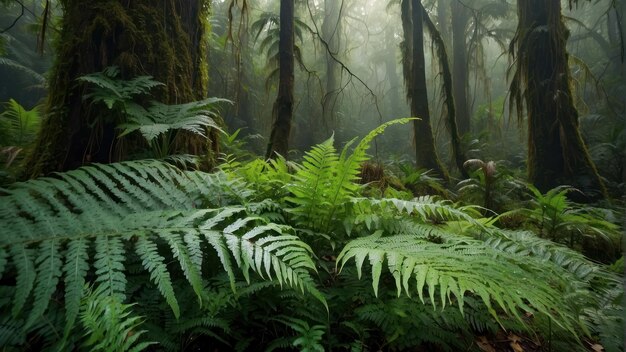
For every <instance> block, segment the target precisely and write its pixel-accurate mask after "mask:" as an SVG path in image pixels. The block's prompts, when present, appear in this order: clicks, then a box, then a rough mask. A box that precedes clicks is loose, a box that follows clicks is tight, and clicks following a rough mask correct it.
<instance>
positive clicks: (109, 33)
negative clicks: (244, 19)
mask: <svg viewBox="0 0 626 352" xmlns="http://www.w3.org/2000/svg"><path fill="white" fill-rule="evenodd" d="M59 3H60V4H61V6H62V9H63V18H62V22H61V32H60V34H59V36H60V37H59V40H58V43H59V44H58V47H57V58H56V63H55V65H54V67H53V69H52V72H51V77H50V87H51V89H50V94H49V96H48V101H47V105H46V112H47V117H46V119H45V121H44V122H43V125H42V130H41V134H40V136H39V137H38V141H37V144H36V147H35V150H34V153H33V154H32V155H31V156H30V158H29V160H28V161H27V163H26V176H30V177H34V176H38V175H42V174H47V173H50V172H53V171H63V170H68V169H72V168H75V167H78V166H80V165H82V164H83V163H84V162H88V161H92V162H110V161H112V160H115V159H116V158H115V157H113V156H112V154H113V152H112V151H113V149H115V148H116V145H117V143H116V140H117V135H116V130H115V125H116V124H118V123H119V122H120V121H112V120H111V119H110V118H109V117H108V115H109V113H108V111H106V108H105V107H99V106H90V105H89V103H88V102H86V101H85V100H84V99H83V96H84V94H85V91H86V87H85V86H84V84H82V83H79V82H77V80H76V79H77V78H78V77H80V76H83V75H86V74H89V73H93V72H99V71H102V70H103V69H104V68H106V67H107V66H113V65H116V66H118V67H119V68H120V71H121V75H122V78H126V79H128V78H132V77H135V76H139V75H151V76H153V77H154V79H156V80H158V81H160V82H164V83H165V85H164V86H163V87H161V88H160V89H156V88H155V90H153V93H154V98H155V99H157V100H159V101H161V102H163V103H168V104H172V103H185V102H189V101H194V100H198V99H201V98H204V97H205V96H206V93H207V92H206V83H207V79H208V76H207V73H206V66H205V57H206V40H205V36H206V34H207V27H206V25H205V24H206V21H207V20H208V17H207V15H208V6H209V5H208V1H207V0H192V1H187V0H174V1H166V0H137V1H122V0H94V1H80V0H61V1H59ZM216 138H217V136H216V135H215V134H212V138H209V145H208V146H207V145H205V144H204V143H205V142H204V141H199V140H191V139H188V138H184V139H183V138H181V139H180V140H179V143H178V145H179V151H181V152H198V153H204V152H205V151H208V150H213V151H216V150H215V148H216V143H213V142H214V141H215V139H216Z"/></svg>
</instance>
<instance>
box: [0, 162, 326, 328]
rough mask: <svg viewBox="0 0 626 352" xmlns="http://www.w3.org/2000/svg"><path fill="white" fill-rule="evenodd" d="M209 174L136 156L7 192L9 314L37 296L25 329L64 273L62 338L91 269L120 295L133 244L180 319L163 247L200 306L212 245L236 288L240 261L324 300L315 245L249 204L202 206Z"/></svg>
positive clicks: (1, 210) (1, 205)
mask: <svg viewBox="0 0 626 352" xmlns="http://www.w3.org/2000/svg"><path fill="white" fill-rule="evenodd" d="M211 179H221V178H220V177H219V176H207V175H206V174H203V173H200V172H182V171H179V170H178V169H175V168H174V167H171V166H168V165H166V164H162V163H159V162H155V161H139V162H126V163H120V164H111V165H95V166H90V167H84V168H81V169H79V170H75V171H70V172H67V173H63V174H59V177H58V178H55V179H53V178H44V179H38V180H33V181H28V182H25V183H18V184H15V185H14V186H12V187H11V188H10V189H6V190H4V191H2V193H3V194H4V195H3V196H2V197H0V226H1V227H2V228H3V229H6V232H5V233H7V234H11V236H1V237H0V253H2V255H0V258H3V257H6V258H8V263H6V264H5V265H4V266H7V265H9V266H11V267H13V268H15V269H16V272H17V276H16V285H15V294H14V299H13V307H12V312H13V315H14V316H16V317H17V316H18V315H19V314H20V313H21V312H22V310H23V308H24V307H25V306H26V303H27V302H28V301H29V299H30V298H31V297H32V300H33V305H32V309H29V311H28V318H27V321H26V322H25V323H24V325H23V330H24V331H25V332H27V331H29V329H30V327H31V325H32V323H33V322H34V321H35V320H37V319H38V318H39V317H40V316H41V315H43V314H45V313H46V312H47V310H48V303H49V301H50V299H51V297H52V296H53V295H54V294H56V293H57V291H58V289H59V287H58V283H59V281H60V280H63V281H64V282H65V283H66V287H65V297H64V299H65V303H66V304H65V315H66V317H65V320H66V331H65V336H67V335H68V334H69V331H71V329H72V325H73V324H74V321H75V318H76V314H77V302H79V300H80V298H81V297H82V296H83V291H82V290H81V288H80V285H82V284H83V283H84V282H86V281H87V277H91V276H92V275H93V279H91V278H90V279H89V281H91V280H93V282H94V283H96V284H97V286H98V289H99V290H102V292H104V293H105V294H106V295H107V296H109V297H112V299H115V300H117V301H120V302H121V301H122V300H123V299H124V297H125V296H126V295H127V292H128V287H127V281H128V279H127V276H128V270H129V269H128V268H127V261H128V258H129V257H130V253H132V252H131V251H128V250H127V249H128V248H129V243H131V242H135V246H134V252H135V253H137V255H138V257H139V258H140V261H141V263H142V264H141V266H142V267H143V268H144V269H145V270H147V271H148V273H149V274H150V280H151V281H152V282H153V283H154V284H155V285H156V286H157V288H158V290H159V292H160V293H161V295H162V296H163V298H164V299H165V301H166V302H167V303H168V304H169V306H170V307H171V309H172V312H173V313H174V315H175V316H178V315H179V314H180V311H179V307H178V303H177V300H176V297H175V294H174V289H173V287H174V284H173V282H172V274H171V271H170V269H169V268H168V267H167V266H166V265H165V259H164V257H163V256H161V255H160V254H159V252H158V248H161V249H162V250H163V249H165V248H167V249H168V251H169V253H170V254H171V257H173V258H175V259H176V260H177V262H178V266H179V268H180V269H181V270H182V272H183V273H184V276H185V278H186V280H187V281H188V282H189V284H190V286H191V288H192V289H193V291H194V292H195V293H196V296H197V297H198V299H199V302H200V303H202V301H203V299H204V293H203V288H204V278H203V277H202V276H201V273H202V265H203V263H204V261H203V257H204V255H205V253H204V249H203V248H205V246H206V245H208V247H209V248H212V249H214V250H215V251H216V252H217V254H218V256H219V258H220V262H221V264H222V265H223V269H224V270H225V272H226V273H227V274H228V276H229V277H230V281H231V284H232V287H235V284H234V282H235V276H236V273H235V267H238V268H240V269H241V272H242V273H243V275H244V277H245V278H246V279H248V280H249V279H250V271H252V272H254V273H257V274H259V275H260V277H262V278H265V279H266V280H275V281H276V282H277V283H279V284H281V285H287V286H290V287H294V288H298V289H299V290H300V291H302V292H310V293H312V294H313V295H314V296H315V297H317V298H318V299H319V300H320V301H321V302H322V303H324V304H326V303H325V298H324V297H323V296H322V294H321V293H320V292H319V291H318V290H317V289H316V288H315V285H314V283H313V280H312V278H311V277H310V272H311V271H315V265H314V264H313V261H312V259H311V256H312V251H311V249H310V248H309V247H308V246H307V245H306V244H305V243H303V242H301V241H300V240H299V239H298V238H297V237H296V236H294V235H292V234H290V232H291V231H292V230H291V228H290V227H288V226H278V225H274V224H271V223H265V220H263V218H260V217H250V216H248V215H247V213H246V208H244V207H225V208H217V209H198V208H197V206H198V205H199V204H201V203H203V202H205V201H204V200H203V199H206V198H209V197H210V195H211V193H210V192H211V187H209V186H207V185H204V186H203V187H201V188H198V187H197V186H196V185H198V184H201V183H202V182H206V181H207V180H211ZM222 182H225V181H223V179H222ZM227 184H228V183H227ZM209 203H212V202H211V201H209ZM90 248H93V249H94V250H95V251H94V254H93V256H92V255H91V254H90V251H89V249H90ZM9 254H10V256H9ZM35 258H37V259H35ZM90 273H91V274H90Z"/></svg>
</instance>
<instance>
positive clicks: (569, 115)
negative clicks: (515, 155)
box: [511, 0, 606, 196]
mask: <svg viewBox="0 0 626 352" xmlns="http://www.w3.org/2000/svg"><path fill="white" fill-rule="evenodd" d="M517 7H518V17H519V23H518V27H517V32H516V35H515V37H514V39H513V41H512V42H511V53H512V55H513V56H514V57H515V60H516V63H517V67H516V69H517V70H516V72H515V74H514V76H513V79H512V82H511V95H512V100H511V104H512V105H513V104H515V106H516V108H517V111H518V114H520V116H521V112H522V109H523V107H524V105H525V106H526V110H527V112H528V177H529V180H530V182H532V183H533V184H535V185H536V186H537V188H538V189H539V190H541V191H542V192H546V191H547V190H549V189H551V188H554V187H556V186H558V185H561V184H567V185H571V186H575V187H578V188H580V189H582V190H595V191H596V192H597V193H596V196H597V195H598V194H602V193H605V192H606V191H605V189H604V185H603V183H602V181H601V179H600V177H599V175H598V172H597V170H596V167H595V165H594V163H593V161H592V160H591V158H590V156H589V153H588V151H587V148H586V146H585V143H584V142H583V139H582V137H581V134H580V131H579V123H578V112H577V110H576V107H575V106H574V99H573V96H572V94H573V93H572V90H571V89H570V80H571V76H570V71H569V67H568V54H567V51H566V42H567V38H568V36H569V32H568V30H567V28H566V27H565V25H564V23H563V17H562V14H561V1H560V0H519V1H518V3H517ZM588 195H589V194H588Z"/></svg>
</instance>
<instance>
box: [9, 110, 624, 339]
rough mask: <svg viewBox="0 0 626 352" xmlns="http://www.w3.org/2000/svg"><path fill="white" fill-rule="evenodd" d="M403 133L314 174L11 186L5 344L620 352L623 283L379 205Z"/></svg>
mask: <svg viewBox="0 0 626 352" xmlns="http://www.w3.org/2000/svg"><path fill="white" fill-rule="evenodd" d="M409 121H410V119H403V120H398V121H394V122H391V123H387V124H385V125H383V126H381V127H379V128H377V129H376V130H374V131H372V133H370V134H369V135H368V136H366V137H365V138H363V139H362V140H361V141H359V142H358V143H357V142H356V141H355V142H353V143H349V144H348V145H347V146H346V147H344V148H343V149H342V150H341V151H340V152H338V151H337V150H336V149H335V147H334V143H333V140H332V138H331V139H329V140H328V141H326V142H324V143H322V144H320V145H318V146H316V147H314V148H313V149H312V150H311V151H309V152H308V153H306V155H305V156H304V159H303V161H302V162H301V163H294V162H287V161H285V160H284V159H277V160H272V161H263V160H253V161H248V162H244V161H238V160H236V158H233V157H229V158H227V160H228V162H227V163H225V164H224V165H223V166H222V168H221V170H219V171H217V172H215V173H211V174H209V173H205V172H199V171H193V170H183V169H179V168H177V167H174V166H172V165H169V164H166V163H165V162H163V161H152V160H143V161H129V162H123V163H116V164H110V165H93V166H87V167H83V168H81V169H78V170H75V171H69V172H66V173H61V174H57V175H55V176H54V177H49V178H41V179H36V180H32V181H27V182H23V183H15V184H13V185H11V186H9V187H8V188H6V189H2V190H1V191H0V227H1V228H2V229H3V235H2V236H1V237H0V274H1V275H2V276H0V291H1V294H0V311H1V312H2V314H1V316H0V345H2V346H5V347H4V349H5V350H7V351H14V350H30V351H35V350H37V351H38V350H52V351H59V350H115V351H117V350H120V351H122V350H135V351H138V350H142V349H145V348H147V349H149V350H167V351H179V350H195V349H197V348H200V347H202V348H205V349H207V348H211V349H212V350H239V351H243V350H268V351H271V350H279V349H296V350H302V351H322V350H353V351H369V350H382V349H384V350H403V349H407V348H415V347H421V348H422V349H425V350H433V351H436V350H447V351H455V350H479V347H478V345H477V344H476V342H475V341H474V340H475V337H476V336H479V335H480V336H495V335H496V334H498V333H501V332H502V331H506V332H508V333H511V334H512V333H518V334H520V335H522V336H525V337H526V338H527V339H531V340H532V341H533V343H534V344H535V345H536V346H552V348H553V349H554V350H565V349H571V350H583V349H584V346H585V345H587V344H588V343H590V342H599V343H602V345H603V346H604V347H605V348H606V350H607V351H618V350H620V344H621V340H622V338H623V336H621V335H620V334H621V329H619V324H621V323H622V322H623V310H622V308H621V307H620V306H619V302H620V299H621V298H622V297H623V290H622V288H621V287H620V280H619V277H618V276H617V275H616V274H615V273H612V272H611V271H610V270H606V269H605V268H604V267H603V266H602V265H599V264H596V263H594V262H591V261H589V260H587V259H586V258H585V257H584V256H583V255H581V254H579V253H578V252H576V251H574V250H572V249H570V248H567V247H565V246H563V245H561V244H558V243H555V242H552V241H550V240H548V239H545V238H542V237H539V236H537V235H536V234H535V233H533V232H529V231H526V232H520V231H510V230H501V229H499V228H497V227H496V226H494V225H493V223H494V220H493V219H485V218H483V217H482V216H483V215H482V213H481V209H480V208H478V207H474V206H459V205H457V204H454V203H452V202H450V201H448V200H444V199H440V198H437V197H433V196H424V197H418V198H414V199H400V198H380V197H379V198H374V197H367V196H365V194H367V192H364V189H365V188H366V187H367V185H361V184H360V183H359V182H358V181H359V180H358V179H359V172H360V168H361V164H362V163H363V162H365V161H367V160H368V156H367V149H368V147H369V144H370V142H371V141H372V140H373V138H374V137H375V136H376V135H378V134H380V133H382V132H383V130H384V129H385V128H386V127H387V126H388V125H391V124H397V123H407V122H409Z"/></svg>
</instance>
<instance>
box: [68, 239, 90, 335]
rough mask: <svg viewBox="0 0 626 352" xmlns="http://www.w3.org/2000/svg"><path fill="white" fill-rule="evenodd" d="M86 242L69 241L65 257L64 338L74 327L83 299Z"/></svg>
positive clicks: (86, 254) (86, 255)
mask: <svg viewBox="0 0 626 352" xmlns="http://www.w3.org/2000/svg"><path fill="white" fill-rule="evenodd" d="M88 248H89V245H88V242H87V240H86V239H84V238H78V239H75V240H73V241H70V242H69V244H68V248H67V254H66V255H65V266H64V267H63V271H64V273H65V321H66V325H65V326H66V328H65V338H67V336H68V335H69V333H70V331H71V328H72V327H73V326H74V322H75V321H76V317H77V316H78V312H79V310H80V302H81V299H82V297H83V287H84V286H85V276H86V275H87V271H88V270H89V264H88V262H87V260H88V259H89V256H88V253H87V250H88Z"/></svg>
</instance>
